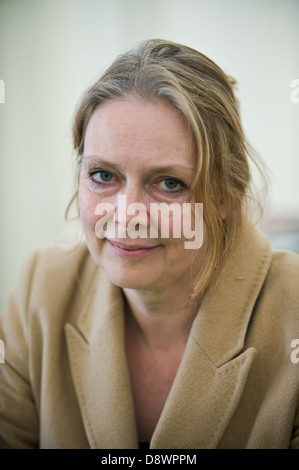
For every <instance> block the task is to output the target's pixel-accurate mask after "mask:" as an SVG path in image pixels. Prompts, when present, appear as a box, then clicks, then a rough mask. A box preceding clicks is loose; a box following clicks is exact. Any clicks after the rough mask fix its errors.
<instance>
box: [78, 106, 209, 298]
mask: <svg viewBox="0 0 299 470" xmlns="http://www.w3.org/2000/svg"><path fill="white" fill-rule="evenodd" d="M195 167H196V158H195V151H194V146H193V143H192V138H191V136H190V133H189V131H188V129H187V127H186V125H185V123H184V121H183V118H182V117H181V115H180V114H179V113H178V111H177V110H176V109H175V107H174V106H173V105H171V104H169V103H168V102H166V101H164V100H162V99H157V100H155V101H152V102H145V101H143V100H141V99H140V100H138V99H136V98H135V99H133V98H132V99H120V100H110V101H107V102H105V103H103V104H100V105H99V106H98V107H97V108H96V109H95V111H94V112H93V114H92V116H91V118H90V121H89V123H88V126H87V130H86V136H85V142H84V153H83V158H82V163H81V168H80V179H79V209H80V216H81V219H82V223H83V229H84V233H85V237H86V242H87V245H88V248H89V250H90V253H91V255H92V257H93V259H94V260H95V262H96V263H97V264H98V265H99V266H101V267H102V268H103V269H104V270H105V271H106V273H107V274H108V276H109V278H110V279H111V281H112V282H113V283H115V284H116V285H118V286H120V287H123V288H133V289H145V290H151V291H154V290H161V289H169V288H170V289H172V288H173V289H176V288H180V289H182V288H184V287H186V288H187V287H189V288H190V285H191V279H193V278H194V277H195V276H196V275H197V274H198V272H199V270H200V268H201V266H202V263H203V258H204V254H205V245H206V243H205V241H204V243H203V245H202V247H201V248H199V249H198V248H196V249H193V248H192V249H186V247H185V242H186V238H184V237H182V238H175V237H174V227H173V226H172V224H173V223H174V220H176V223H177V222H178V217H179V216H177V217H176V219H175V217H174V218H173V217H172V212H171V211H170V212H167V211H166V213H165V212H164V213H163V214H164V215H162V219H163V217H164V222H165V217H167V220H166V222H169V226H170V230H169V236H168V237H167V236H166V237H165V234H164V236H163V237H162V236H161V220H160V224H158V231H156V232H155V233H154V238H153V236H150V227H151V223H152V218H151V208H152V207H153V206H154V205H155V207H162V206H157V204H161V203H164V208H165V203H166V207H169V205H170V204H172V203H174V202H175V203H178V204H179V207H181V208H182V207H183V203H186V202H188V201H189V187H190V184H191V182H192V179H193V176H194V171H195ZM124 200H125V203H126V206H125V207H126V209H128V208H129V207H130V205H131V204H133V203H141V205H139V206H138V207H139V208H140V207H142V208H143V209H144V210H143V211H141V210H140V209H138V210H137V212H135V211H134V210H133V211H132V212H131V213H130V214H128V213H126V211H125V212H124V211H123V210H121V207H120V205H121V204H123V201H124ZM120 201H122V202H120ZM104 204H105V205H104ZM109 207H110V208H112V212H111V213H113V212H114V219H113V220H114V227H115V229H116V230H115V234H113V230H112V231H111V230H110V231H107V230H106V229H107V227H108V225H107V224H106V226H104V225H103V224H102V228H103V230H104V232H103V231H102V235H101V236H104V235H105V238H99V235H98V230H97V227H98V225H97V224H98V223H99V221H101V220H102V221H103V220H105V219H101V218H102V217H103V216H104V215H106V214H107V212H105V211H104V210H102V209H105V208H106V209H107V208H108V209H109ZM122 207H123V206H122ZM131 207H133V206H131ZM96 208H97V210H96ZM99 208H100V210H99ZM135 208H136V207H135ZM96 212H97V214H101V215H97V214H96ZM108 212H109V210H108ZM128 212H129V211H128ZM165 214H166V215H165ZM136 216H137V219H136ZM107 220H108V218H107ZM109 221H110V222H112V217H111V218H110V219H109ZM130 222H131V227H132V223H133V222H134V224H135V225H134V224H133V227H135V231H136V230H137V231H138V230H139V229H140V230H141V228H143V229H145V232H146V234H147V237H146V238H141V237H144V235H140V234H141V231H140V232H138V234H139V235H138V236H137V238H133V236H132V232H130V231H126V229H128V226H129V224H130ZM111 226H112V225H111ZM105 227H106V228H105ZM105 230H106V231H105ZM103 233H104V235H103ZM143 233H144V232H143ZM152 235H153V234H152Z"/></svg>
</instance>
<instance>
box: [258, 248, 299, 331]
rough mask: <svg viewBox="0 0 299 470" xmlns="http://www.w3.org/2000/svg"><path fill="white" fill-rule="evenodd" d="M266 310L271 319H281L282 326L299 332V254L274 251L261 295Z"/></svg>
mask: <svg viewBox="0 0 299 470" xmlns="http://www.w3.org/2000/svg"><path fill="white" fill-rule="evenodd" d="M260 299H261V302H262V305H263V307H264V312H266V311H269V312H270V317H271V321H274V318H276V319H278V318H279V319H280V322H281V328H282V329H283V330H284V329H288V330H290V331H292V329H295V330H296V331H297V334H298V324H299V323H298V321H299V255H298V254H296V253H292V252H288V251H274V252H273V255H272V262H271V264H270V267H269V271H268V274H267V276H266V279H265V282H264V285H263V288H262V292H261V296H260Z"/></svg>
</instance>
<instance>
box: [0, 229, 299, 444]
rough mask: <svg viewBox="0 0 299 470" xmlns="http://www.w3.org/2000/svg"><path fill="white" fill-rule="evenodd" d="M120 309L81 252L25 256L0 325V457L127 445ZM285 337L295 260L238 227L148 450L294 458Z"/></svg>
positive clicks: (296, 427)
mask: <svg viewBox="0 0 299 470" xmlns="http://www.w3.org/2000/svg"><path fill="white" fill-rule="evenodd" d="M123 302H124V300H123V294H122V291H121V289H120V288H118V287H116V286H115V285H113V284H112V283H111V282H110V281H109V279H108V278H107V277H106V275H105V273H104V272H103V271H101V269H99V268H98V267H97V266H96V265H95V263H94V261H93V260H92V258H91V256H90V254H89V252H88V250H87V248H86V246H85V245H84V244H81V245H80V246H78V247H77V248H76V249H73V250H70V251H62V250H61V249H60V250H59V249H57V248H49V249H45V250H40V251H37V252H35V253H34V254H33V255H32V256H30V259H29V260H28V262H27V263H26V266H25V268H24V271H23V274H22V276H21V280H20V282H19V284H18V286H17V288H16V289H15V291H14V292H13V294H12V296H11V298H10V302H9V305H8V308H7V311H6V312H4V313H3V314H2V315H1V320H0V338H1V339H2V341H3V342H4V345H5V362H4V363H2V364H0V448H7V447H8V448H9V447H11V448H16V449H21V448H43V449H88V448H94V449H96V448H98V449H137V448H138V436H137V431H136V425H135V417H134V407H133V401H132V395H131V391H130V379H129V372H128V367H127V362H126V356H125V348H124V308H123V307H124V305H123ZM295 339H298V343H299V256H298V255H296V254H293V253H289V252H273V251H272V248H271V245H270V242H269V241H268V239H267V238H266V236H265V235H264V234H262V233H261V232H260V231H259V230H258V229H256V228H253V227H251V226H249V225H246V226H245V228H244V233H243V235H242V238H241V241H240V243H239V245H238V247H237V249H236V250H235V251H234V253H233V255H232V257H231V259H230V261H229V263H228V265H227V266H226V268H225V270H224V271H223V274H222V275H221V278H220V280H219V282H218V283H217V285H216V286H215V287H214V288H213V289H212V290H211V291H210V292H209V293H208V294H207V295H206V296H205V297H204V300H203V302H202V304H201V306H200V309H199V312H198V315H197V316H196V318H195V320H194V323H193V326H192V329H191V332H190V335H189V339H188V342H187V345H186V349H185V352H184V356H183V358H182V361H181V364H180V366H179V369H178V372H177V375H176V377H175V380H174V383H173V385H172V388H171V391H170V393H169V396H168V398H167V401H166V403H165V406H164V409H163V411H162V414H161V416H160V419H159V422H158V424H157V427H156V429H155V432H154V434H153V436H152V440H151V442H150V447H151V448H153V449H288V448H297V449H298V448H299V358H298V356H299V354H298V355H296V349H294V347H293V346H292V344H293V345H294V342H293V340H295ZM298 351H299V350H298ZM297 358H298V360H297Z"/></svg>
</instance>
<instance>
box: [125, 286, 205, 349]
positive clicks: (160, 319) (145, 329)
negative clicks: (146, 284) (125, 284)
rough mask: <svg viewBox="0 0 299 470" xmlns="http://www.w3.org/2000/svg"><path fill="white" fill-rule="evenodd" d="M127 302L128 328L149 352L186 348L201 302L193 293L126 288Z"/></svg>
mask: <svg viewBox="0 0 299 470" xmlns="http://www.w3.org/2000/svg"><path fill="white" fill-rule="evenodd" d="M123 291H124V295H125V298H126V301H127V306H126V327H127V330H128V331H131V332H132V334H134V335H136V334H137V335H138V337H139V339H140V340H141V341H143V343H144V344H145V345H146V346H147V347H148V348H149V349H171V348H172V347H176V346H178V345H185V344H186V341H187V339H188V336H189V333H190V330H191V327H192V324H193V321H194V318H195V316H196V314H197V312H198V309H199V305H200V302H199V301H198V300H197V301H193V302H191V301H190V298H189V291H188V292H185V293H184V292H182V291H181V290H177V292H176V293H174V292H173V291H172V292H171V295H170V293H169V295H168V293H167V292H166V291H163V292H149V291H141V290H133V289H123Z"/></svg>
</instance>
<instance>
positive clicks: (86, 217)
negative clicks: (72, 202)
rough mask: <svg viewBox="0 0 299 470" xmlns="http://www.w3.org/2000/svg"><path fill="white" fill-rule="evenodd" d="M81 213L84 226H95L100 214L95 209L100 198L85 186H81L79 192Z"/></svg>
mask: <svg viewBox="0 0 299 470" xmlns="http://www.w3.org/2000/svg"><path fill="white" fill-rule="evenodd" d="M78 202H79V213H80V218H81V220H82V223H83V226H84V227H90V228H91V227H95V224H96V222H97V220H98V216H96V214H95V210H96V207H97V204H98V198H97V197H95V195H94V194H92V193H91V192H90V191H88V190H87V189H85V188H84V187H83V188H82V187H79V192H78Z"/></svg>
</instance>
